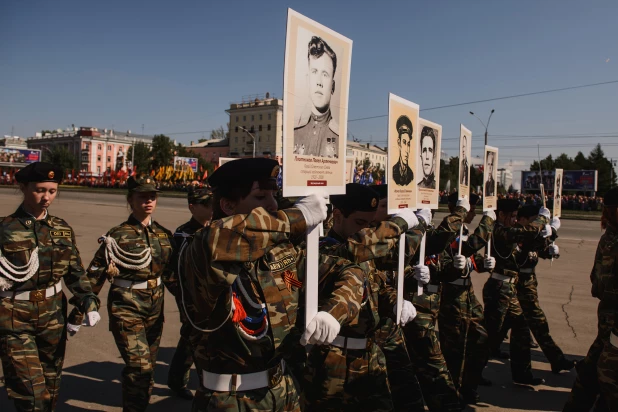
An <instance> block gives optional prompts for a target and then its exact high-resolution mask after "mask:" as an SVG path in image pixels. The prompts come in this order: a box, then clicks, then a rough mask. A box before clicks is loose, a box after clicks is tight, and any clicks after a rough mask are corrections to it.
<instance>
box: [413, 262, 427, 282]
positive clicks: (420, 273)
mask: <svg viewBox="0 0 618 412" xmlns="http://www.w3.org/2000/svg"><path fill="white" fill-rule="evenodd" d="M414 279H416V281H417V282H418V283H420V284H421V285H426V284H428V283H429V280H430V279H431V275H430V273H429V268H428V267H427V266H425V265H416V266H414Z"/></svg>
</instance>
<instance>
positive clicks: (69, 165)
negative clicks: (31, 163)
mask: <svg viewBox="0 0 618 412" xmlns="http://www.w3.org/2000/svg"><path fill="white" fill-rule="evenodd" d="M42 155H43V156H42V158H43V161H45V162H49V163H53V164H55V165H58V166H60V167H62V169H64V170H65V174H66V172H67V171H70V170H78V169H79V161H78V159H77V156H75V155H74V154H73V153H71V152H70V151H69V149H67V148H66V147H64V146H55V147H54V148H53V149H52V150H49V151H48V150H43V151H42Z"/></svg>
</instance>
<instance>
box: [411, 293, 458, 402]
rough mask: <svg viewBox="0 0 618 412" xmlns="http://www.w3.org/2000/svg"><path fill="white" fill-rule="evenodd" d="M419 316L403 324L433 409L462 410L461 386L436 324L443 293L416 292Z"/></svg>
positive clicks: (425, 394)
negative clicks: (455, 381)
mask: <svg viewBox="0 0 618 412" xmlns="http://www.w3.org/2000/svg"><path fill="white" fill-rule="evenodd" d="M413 303H414V306H415V307H416V311H417V315H416V318H414V320H413V321H412V322H410V323H408V324H407V325H405V326H404V327H403V333H404V336H405V338H406V346H407V347H408V351H409V353H410V360H411V361H412V364H413V365H414V370H415V371H416V377H417V378H418V380H419V382H420V384H421V390H422V391H423V398H424V399H425V404H426V405H427V407H428V408H429V410H430V411H460V410H461V406H460V403H459V397H458V395H457V390H456V389H455V385H454V384H453V380H452V378H451V374H450V373H449V370H448V367H447V365H446V361H445V360H444V356H443V354H442V350H441V349H440V343H439V342H438V336H437V333H436V324H437V322H438V312H439V311H440V293H427V292H425V293H424V294H423V295H421V296H416V295H414V297H413Z"/></svg>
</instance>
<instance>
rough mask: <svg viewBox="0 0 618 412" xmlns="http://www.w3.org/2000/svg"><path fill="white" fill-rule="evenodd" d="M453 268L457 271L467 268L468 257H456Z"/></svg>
mask: <svg viewBox="0 0 618 412" xmlns="http://www.w3.org/2000/svg"><path fill="white" fill-rule="evenodd" d="M453 266H454V267H455V269H457V270H464V268H465V267H466V257H465V256H464V255H455V257H454V258H453Z"/></svg>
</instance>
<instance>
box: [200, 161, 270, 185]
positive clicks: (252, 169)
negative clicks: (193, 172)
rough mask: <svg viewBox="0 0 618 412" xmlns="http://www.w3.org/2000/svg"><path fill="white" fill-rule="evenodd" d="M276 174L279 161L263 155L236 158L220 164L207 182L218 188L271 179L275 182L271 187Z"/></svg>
mask: <svg viewBox="0 0 618 412" xmlns="http://www.w3.org/2000/svg"><path fill="white" fill-rule="evenodd" d="M278 175H279V162H278V161H276V160H275V159H266V158H264V157H256V158H249V159H238V160H232V161H230V162H226V163H224V164H222V165H221V166H220V167H219V168H218V169H217V170H215V172H214V173H213V174H212V175H211V176H210V177H209V178H208V184H209V185H210V187H212V188H213V189H218V188H221V187H223V186H226V187H228V188H229V187H238V186H243V185H246V184H248V183H253V182H264V181H267V180H272V181H273V182H274V183H275V185H274V186H273V187H276V179H277V176H278ZM270 188H271V187H269V189H270Z"/></svg>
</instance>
